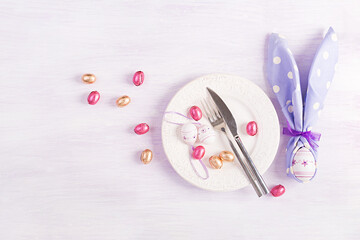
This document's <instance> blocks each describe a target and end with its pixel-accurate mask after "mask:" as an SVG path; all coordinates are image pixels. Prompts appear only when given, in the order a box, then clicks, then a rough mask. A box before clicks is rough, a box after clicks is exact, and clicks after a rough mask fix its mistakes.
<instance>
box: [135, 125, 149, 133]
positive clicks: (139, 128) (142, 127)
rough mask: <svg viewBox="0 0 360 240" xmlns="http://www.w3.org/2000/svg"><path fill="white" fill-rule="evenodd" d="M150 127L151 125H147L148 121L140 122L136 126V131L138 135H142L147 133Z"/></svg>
mask: <svg viewBox="0 0 360 240" xmlns="http://www.w3.org/2000/svg"><path fill="white" fill-rule="evenodd" d="M149 129H150V128H149V125H147V124H146V123H140V124H138V125H136V127H135V128H134V132H135V133H136V134H138V135H142V134H145V133H147V132H148V131H149Z"/></svg>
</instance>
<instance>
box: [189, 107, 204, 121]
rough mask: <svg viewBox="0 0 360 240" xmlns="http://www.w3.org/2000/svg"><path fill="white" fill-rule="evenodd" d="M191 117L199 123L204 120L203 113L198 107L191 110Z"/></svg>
mask: <svg viewBox="0 0 360 240" xmlns="http://www.w3.org/2000/svg"><path fill="white" fill-rule="evenodd" d="M189 115H190V117H191V118H192V119H194V120H195V121H199V120H200V119H201V118H202V111H201V109H200V108H199V107H198V106H192V107H191V108H190V110H189Z"/></svg>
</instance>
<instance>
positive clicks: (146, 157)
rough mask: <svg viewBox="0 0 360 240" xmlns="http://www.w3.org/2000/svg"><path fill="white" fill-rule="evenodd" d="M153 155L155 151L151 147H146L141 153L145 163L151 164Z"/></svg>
mask: <svg viewBox="0 0 360 240" xmlns="http://www.w3.org/2000/svg"><path fill="white" fill-rule="evenodd" d="M152 157H153V153H152V151H151V150H150V149H145V150H144V151H143V152H142V153H141V157H140V159H141V161H142V162H143V164H149V163H150V162H151V160H152Z"/></svg>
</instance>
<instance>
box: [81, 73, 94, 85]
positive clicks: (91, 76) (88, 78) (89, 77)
mask: <svg viewBox="0 0 360 240" xmlns="http://www.w3.org/2000/svg"><path fill="white" fill-rule="evenodd" d="M81 80H82V81H83V82H84V83H87V84H92V83H94V82H95V81H96V77H95V75H94V74H91V73H86V74H84V75H82V77H81Z"/></svg>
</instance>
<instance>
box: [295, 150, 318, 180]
mask: <svg viewBox="0 0 360 240" xmlns="http://www.w3.org/2000/svg"><path fill="white" fill-rule="evenodd" d="M290 171H291V172H292V174H293V175H294V176H295V177H296V178H297V179H298V180H300V181H301V182H309V181H310V180H311V179H312V178H313V177H314V175H315V173H316V162H315V158H314V155H313V154H312V152H311V151H310V150H309V149H307V148H305V147H302V148H299V149H298V150H297V152H296V153H295V154H294V158H293V160H292V163H291V167H290Z"/></svg>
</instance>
